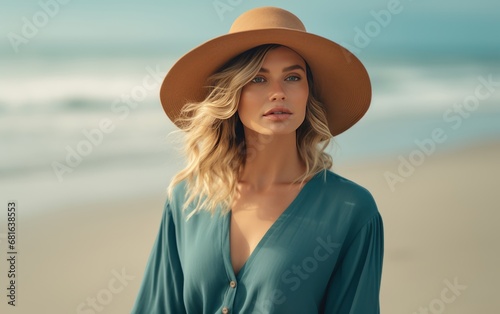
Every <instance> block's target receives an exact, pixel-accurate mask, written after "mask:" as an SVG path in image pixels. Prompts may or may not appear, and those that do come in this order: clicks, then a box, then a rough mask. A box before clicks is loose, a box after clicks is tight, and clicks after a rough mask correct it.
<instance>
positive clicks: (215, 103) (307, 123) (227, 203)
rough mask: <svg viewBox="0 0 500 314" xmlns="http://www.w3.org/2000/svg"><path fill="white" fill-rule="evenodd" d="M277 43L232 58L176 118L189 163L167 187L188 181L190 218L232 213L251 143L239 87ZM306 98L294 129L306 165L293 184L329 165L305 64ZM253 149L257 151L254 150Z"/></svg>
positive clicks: (324, 129) (322, 121) (321, 114)
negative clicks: (240, 111) (240, 108)
mask: <svg viewBox="0 0 500 314" xmlns="http://www.w3.org/2000/svg"><path fill="white" fill-rule="evenodd" d="M277 47H280V45H274V44H269V45H262V46H258V47H255V48H253V49H250V50H248V51H246V52H244V53H242V54H240V55H239V56H237V57H235V58H233V59H231V60H230V61H229V62H228V63H226V64H225V65H224V66H223V67H222V68H221V69H220V70H219V71H217V72H216V73H215V74H213V75H212V76H210V77H209V78H208V84H209V86H208V96H207V97H206V98H205V100H203V101H201V102H198V103H188V104H186V105H185V106H184V107H183V109H182V111H181V114H180V116H179V118H178V120H177V125H180V129H181V130H182V131H184V132H185V133H184V134H185V145H184V154H185V156H186V159H187V166H186V167H185V168H184V169H183V170H182V171H180V172H179V173H177V174H176V175H175V176H174V177H173V178H172V180H171V182H170V185H169V187H168V197H169V198H171V197H172V192H173V188H174V187H175V186H176V185H177V184H178V183H179V182H181V181H183V180H186V187H187V191H186V195H187V197H186V199H185V203H184V205H183V208H182V209H183V210H185V209H187V208H188V207H192V206H190V204H191V203H192V202H194V201H196V202H195V206H194V208H193V210H192V211H191V213H190V214H189V215H188V219H189V218H190V217H191V216H192V215H193V214H195V213H196V212H199V211H201V210H207V211H209V212H210V213H211V214H212V215H213V214H214V213H215V211H216V209H217V207H218V206H221V207H222V212H221V213H222V214H225V213H227V212H229V211H230V207H231V204H232V203H233V200H234V197H235V195H236V192H237V184H238V179H239V173H240V171H241V170H242V169H243V166H244V165H245V161H246V158H248V156H249V155H250V154H251V153H252V149H254V150H255V147H247V145H246V143H245V135H244V132H243V124H242V122H241V120H240V119H239V116H238V113H237V109H238V104H239V100H240V95H241V90H242V88H243V87H244V86H245V85H246V84H247V83H249V82H250V81H251V80H252V79H253V78H254V77H255V75H256V74H257V73H258V71H259V70H260V68H261V67H262V64H263V62H264V58H265V56H266V54H267V53H268V52H269V51H270V50H271V49H275V48H277ZM307 79H308V82H309V98H308V102H307V106H306V115H305V119H304V122H303V123H302V124H301V125H300V127H299V128H298V129H297V131H296V137H297V150H298V153H299V156H300V158H301V159H302V161H303V162H304V164H305V166H306V171H305V173H304V174H303V175H302V176H300V177H299V178H297V179H296V180H295V181H294V182H293V183H297V182H299V181H301V183H303V182H304V181H305V180H306V179H307V178H310V177H311V176H313V175H315V174H316V173H318V172H320V171H322V170H325V169H329V168H331V167H332V158H331V156H330V155H328V154H327V153H325V152H324V151H325V149H326V147H327V146H328V144H329V142H330V138H331V134H330V131H329V129H328V125H327V122H326V116H325V111H324V107H323V105H322V104H321V103H320V102H319V101H318V100H317V99H316V97H315V96H314V86H313V77H312V73H311V71H310V69H309V67H308V66H307ZM254 153H255V151H254Z"/></svg>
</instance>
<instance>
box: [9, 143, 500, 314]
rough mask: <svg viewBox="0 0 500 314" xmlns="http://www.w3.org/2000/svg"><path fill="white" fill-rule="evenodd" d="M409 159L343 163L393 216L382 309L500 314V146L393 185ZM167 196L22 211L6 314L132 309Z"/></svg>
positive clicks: (426, 166)
mask: <svg viewBox="0 0 500 314" xmlns="http://www.w3.org/2000/svg"><path fill="white" fill-rule="evenodd" d="M399 163H400V161H399V160H398V159H397V156H395V157H394V158H391V159H386V160H378V161H373V162H370V163H364V164H349V165H347V164H346V165H338V166H336V167H335V168H334V170H335V171H336V172H337V173H339V174H341V175H344V176H346V177H347V178H349V179H351V180H353V181H355V182H358V183H359V184H361V185H363V186H365V187H366V188H368V189H369V190H370V191H371V192H372V194H373V195H374V197H375V199H376V200H377V204H378V206H379V210H380V212H381V214H382V217H383V219H384V225H385V245H386V247H385V259H384V271H383V279H382V292H381V301H382V313H386V314H404V313H408V314H412V313H457V314H472V313H474V314H476V313H480V314H489V313H498V310H499V309H500V300H499V299H498V298H497V297H496V296H495V294H496V292H497V291H498V287H497V283H498V282H499V281H500V272H499V271H498V265H500V251H499V250H498V247H499V246H498V239H499V238H500V231H498V230H499V229H498V228H497V227H496V226H495V225H496V224H497V223H498V221H499V220H500V211H499V209H500V208H499V206H500V205H499V203H500V191H499V187H500V145H499V143H498V142H493V143H483V144H477V145H475V146H471V147H467V148H461V149H456V150H449V151H446V152H442V153H441V152H439V151H438V152H436V153H435V154H433V155H430V156H427V157H426V159H425V161H424V162H423V163H422V164H421V165H420V166H417V167H415V169H414V171H413V173H412V174H411V175H409V176H407V177H405V178H404V181H403V182H398V183H397V184H395V185H394V186H393V187H394V191H391V188H390V186H389V184H388V183H387V181H386V179H385V177H384V173H386V172H387V171H390V172H393V173H397V172H398V166H399ZM164 200H165V196H164V195H156V196H154V197H144V198H143V199H130V200H127V199H123V200H121V201H117V202H113V203H99V204H75V206H72V207H71V208H60V209H57V208H56V209H54V211H52V213H51V214H50V215H43V216H30V217H24V216H20V222H19V229H18V232H19V242H18V243H19V245H18V247H19V254H18V264H17V266H18V274H19V278H18V287H17V305H16V307H15V308H13V307H9V306H7V305H6V297H5V296H4V297H2V299H3V300H4V301H2V302H1V305H0V312H2V313H23V314H24V313H26V314H28V313H30V314H31V313H56V314H58V313H85V314H90V313H129V311H130V309H131V307H132V305H133V302H134V300H135V296H136V293H137V290H138V288H139V285H140V283H141V278H142V272H143V271H144V267H145V264H146V261H147V258H148V256H149V252H150V249H151V246H152V245H153V241H154V238H155V236H156V233H157V231H158V227H159V222H160V217H161V214H162V210H163V203H164ZM2 228H3V227H2ZM1 240H2V247H4V248H5V238H2V239H1ZM4 252H5V250H3V252H2V254H4ZM4 257H5V256H4V255H2V260H4ZM1 268H2V269H1V271H2V274H4V273H5V272H6V271H7V269H6V263H2V264H1ZM2 277H3V276H2ZM5 285H6V282H5V278H4V280H3V281H2V286H4V287H5ZM4 291H5V290H4Z"/></svg>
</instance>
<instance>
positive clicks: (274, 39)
mask: <svg viewBox="0 0 500 314" xmlns="http://www.w3.org/2000/svg"><path fill="white" fill-rule="evenodd" d="M263 44H279V45H283V46H286V47H288V48H290V49H292V50H294V51H295V52H297V53H298V54H299V55H301V56H302V58H304V60H305V61H306V62H307V64H308V65H309V67H310V69H311V72H312V75H313V78H314V88H315V91H316V95H317V96H318V97H317V98H318V99H319V100H320V101H321V102H322V103H323V104H324V106H325V111H326V117H327V120H328V127H329V129H330V133H331V134H332V136H335V135H338V134H340V133H342V132H344V131H345V130H347V129H349V128H350V127H351V126H353V125H354V124H355V123H356V122H357V121H358V120H359V119H361V117H363V115H364V114H365V112H366V111H367V110H368V107H369V106H370V101H371V85H370V78H369V76H368V73H367V72H366V69H365V67H364V66H363V64H362V63H361V62H360V61H359V59H358V58H356V57H355V56H354V55H352V54H351V53H350V52H348V51H347V50H346V49H345V48H344V47H342V46H340V45H339V44H337V43H335V42H333V41H331V40H329V39H326V38H324V37H321V36H317V35H314V34H311V33H308V32H306V29H305V27H304V25H303V24H302V22H301V21H300V20H299V18H298V17H296V16H295V15H293V14H292V13H290V12H288V11H285V10H283V9H280V8H275V7H262V8H256V9H252V10H249V11H247V12H245V13H243V14H242V15H240V16H239V17H238V18H237V19H236V20H235V21H234V23H233V25H232V26H231V29H230V30H229V33H228V34H226V35H222V36H219V37H216V38H214V39H211V40H209V41H207V42H205V43H204V44H202V45H200V46H198V47H196V48H194V49H193V50H191V51H189V52H188V53H186V54H185V55H184V56H183V57H181V58H180V59H179V60H178V61H177V62H176V63H175V64H174V65H173V66H172V68H171V69H170V71H169V72H168V73H167V75H166V77H165V79H164V81H163V84H162V86H161V89H160V100H161V103H162V105H163V109H164V110H165V112H166V114H167V115H168V117H169V118H170V120H172V121H174V122H175V120H176V118H177V117H178V116H179V114H180V111H181V109H182V107H183V106H184V105H185V104H186V103H187V102H199V101H202V100H204V99H205V97H206V96H207V91H208V89H207V88H206V80H207V78H208V77H209V76H210V75H212V74H213V73H214V72H216V71H217V70H218V69H219V68H220V67H222V66H223V65H224V64H225V63H226V62H227V61H229V60H230V59H231V58H233V57H235V56H237V55H239V54H240V53H242V52H244V51H246V50H248V49H251V48H253V47H256V46H260V45H263Z"/></svg>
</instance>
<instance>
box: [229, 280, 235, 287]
mask: <svg viewBox="0 0 500 314" xmlns="http://www.w3.org/2000/svg"><path fill="white" fill-rule="evenodd" d="M229 286H230V287H231V288H234V287H236V281H234V280H231V282H230V283H229Z"/></svg>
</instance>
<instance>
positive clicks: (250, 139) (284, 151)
mask: <svg viewBox="0 0 500 314" xmlns="http://www.w3.org/2000/svg"><path fill="white" fill-rule="evenodd" d="M247 133H248V132H247ZM246 145H247V158H246V162H245V166H244V168H243V171H242V174H241V175H240V179H239V182H240V183H245V184H246V185H248V186H250V187H252V188H253V189H255V190H257V191H262V190H267V189H268V188H271V187H273V186H276V185H283V184H290V183H292V182H293V181H294V180H296V179H297V178H299V177H300V176H301V175H302V174H304V172H305V164H304V163H303V162H302V160H301V158H300V156H299V153H298V151H297V143H296V135H295V132H294V133H290V134H286V135H262V134H255V133H253V134H252V133H251V135H248V136H246Z"/></svg>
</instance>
